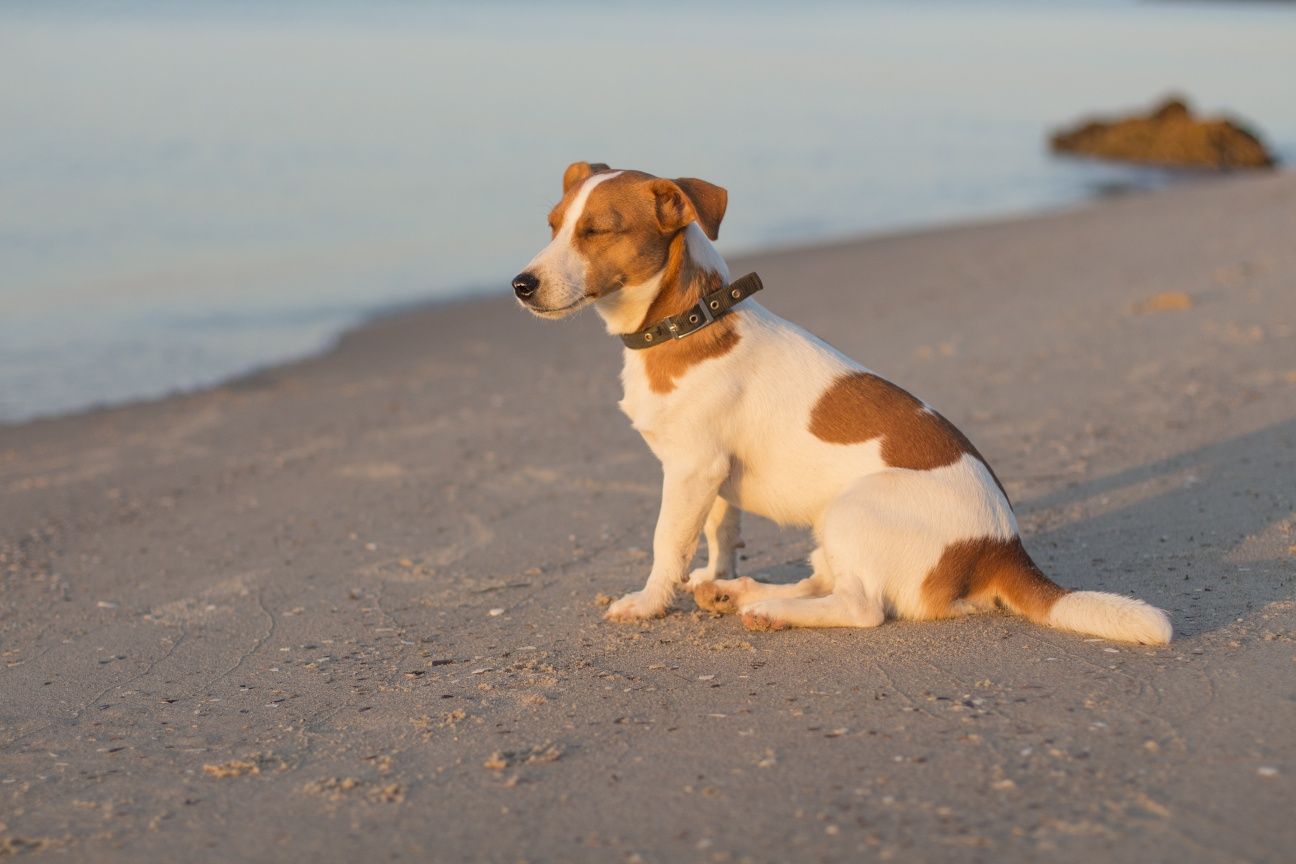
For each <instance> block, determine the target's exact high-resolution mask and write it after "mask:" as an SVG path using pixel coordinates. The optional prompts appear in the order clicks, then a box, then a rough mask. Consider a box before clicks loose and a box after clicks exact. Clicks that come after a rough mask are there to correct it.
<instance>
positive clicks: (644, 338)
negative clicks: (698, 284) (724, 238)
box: [621, 273, 765, 350]
mask: <svg viewBox="0 0 1296 864" xmlns="http://www.w3.org/2000/svg"><path fill="white" fill-rule="evenodd" d="M764 287H765V286H764V285H762V284H761V280H760V277H759V276H757V275H756V274H755V273H748V274H747V275H746V276H743V277H742V278H740V279H735V280H734V281H732V282H730V283H729V284H728V285H726V286H725V287H723V288H721V289H719V290H718V291H712V292H711V293H710V294H704V295H702V299H701V300H699V301H698V302H697V303H695V304H694V305H693V306H691V307H690V308H688V309H686V310H684V311H683V312H681V313H680V314H678V315H670V316H668V317H666V318H663V319H662V320H660V321H658V322H657V323H656V324H653V325H652V326H650V327H646V328H645V329H643V330H640V331H638V332H637V333H622V334H621V341H622V342H624V343H625V344H626V347H627V348H633V349H635V350H640V349H643V348H651V347H652V346H654V345H660V344H661V343H662V342H670V341H671V340H673V339H683V338H684V337H685V336H688V335H690V334H693V333H696V332H697V331H699V330H701V329H702V328H703V327H706V326H707V325H708V324H710V323H711V322H713V321H716V320H718V319H720V318H723V317H724V316H725V315H728V314H729V311H730V310H731V309H733V307H734V306H736V305H737V304H739V303H741V302H742V301H743V300H746V299H747V298H748V297H750V296H751V295H753V294H755V293H756V292H757V291H759V290H761V289H762V288H764Z"/></svg>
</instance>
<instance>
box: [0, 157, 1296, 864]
mask: <svg viewBox="0 0 1296 864" xmlns="http://www.w3.org/2000/svg"><path fill="white" fill-rule="evenodd" d="M735 206H741V202H735ZM1293 237H1296V176H1294V175H1292V174H1276V175H1270V176H1264V177H1251V178H1236V179H1229V180H1223V181H1218V182H1215V181H1212V182H1202V183H1196V184H1191V185H1187V186H1181V187H1178V188H1174V189H1171V190H1168V191H1164V192H1161V193H1157V194H1153V195H1137V196H1129V197H1124V198H1119V199H1116V200H1110V201H1105V202H1102V203H1098V204H1094V205H1091V206H1086V207H1083V208H1079V209H1076V210H1074V211H1071V212H1066V213H1057V214H1050V215H1045V216H1039V217H1034V218H1028V219H1022V220H1015V221H1008V222H1000V223H993V224H979V225H972V226H965V227H955V228H950V229H943V230H937V231H929V232H924V233H918V234H911V235H905V236H896V237H885V238H880V239H871V240H865V241H861V242H851V243H843V244H840V245H833V246H827V247H822V248H812V249H802V250H797V251H788V252H778V253H771V254H768V255H761V256H757V257H754V258H749V259H747V260H744V261H737V262H734V271H735V274H737V273H742V272H746V270H748V269H757V270H758V271H759V272H760V273H761V275H762V276H763V277H764V281H765V284H766V286H767V290H766V292H765V293H764V294H763V295H762V298H761V299H762V301H763V302H765V303H766V304H767V305H768V306H770V307H771V308H773V309H774V310H775V311H778V312H782V313H784V314H787V315H789V316H790V317H793V318H795V319H796V320H797V321H798V322H800V323H802V324H804V325H805V326H807V327H809V328H811V329H812V330H815V331H817V332H818V333H819V334H820V335H822V336H823V337H825V338H827V339H828V340H829V341H831V342H833V343H835V344H836V345H838V346H839V347H841V348H842V349H844V350H846V351H847V352H849V353H851V354H852V355H853V356H855V357H857V358H858V359H860V360H861V361H862V362H865V363H867V364H868V365H870V366H871V367H873V368H875V369H876V370H878V371H879V372H881V373H883V374H886V375H888V376H890V377H892V378H893V379H894V380H896V381H898V382H899V383H901V384H903V385H905V386H906V387H909V388H910V389H912V390H914V391H915V392H917V393H919V394H921V395H922V396H923V397H925V398H926V399H928V400H929V401H930V402H931V403H933V404H934V405H936V406H937V407H938V408H940V409H941V410H942V412H943V413H945V414H946V415H947V416H949V417H950V418H951V419H953V420H954V421H955V422H956V423H958V424H959V425H960V426H961V427H962V428H963V429H964V431H966V432H967V433H968V434H969V436H970V437H971V438H972V439H973V440H974V441H975V442H976V444H977V445H978V446H979V448H980V449H981V451H982V452H983V453H984V454H985V455H986V456H987V458H988V459H989V460H990V461H991V463H992V464H993V465H994V466H995V468H996V470H997V471H998V474H999V476H1000V477H1001V478H1002V479H1003V481H1004V483H1005V485H1006V487H1007V489H1008V491H1009V492H1010V494H1011V495H1012V497H1013V499H1014V501H1015V502H1016V506H1017V509H1018V513H1019V516H1020V521H1021V524H1022V528H1023V532H1024V534H1025V537H1026V544H1027V547H1028V548H1029V549H1030V550H1031V552H1032V553H1033V554H1034V555H1035V556H1036V558H1037V559H1038V560H1039V561H1040V563H1041V564H1042V565H1043V566H1044V567H1045V568H1046V570H1047V571H1048V572H1049V573H1050V574H1051V575H1052V576H1053V577H1054V578H1055V579H1057V580H1058V581H1060V582H1062V583H1064V584H1067V585H1070V586H1074V587H1085V588H1100V589H1103V590H1108V591H1119V592H1132V593H1135V594H1137V595H1138V596H1140V597H1143V598H1145V599H1147V600H1149V601H1151V602H1153V603H1155V604H1157V605H1159V606H1163V607H1165V608H1166V609H1168V610H1170V612H1171V614H1172V616H1173V619H1174V622H1175V625H1176V628H1177V631H1178V632H1177V634H1176V639H1175V641H1174V642H1173V643H1172V644H1171V645H1170V646H1168V647H1165V648H1139V647H1132V646H1127V645H1116V644H1111V643H1107V642H1103V641H1100V640H1092V639H1084V638H1081V637H1077V636H1073V635H1068V634H1065V633H1061V632H1057V631H1049V630H1044V629H1041V628H1038V627H1034V626H1031V625H1029V624H1027V623H1025V622H1023V621H1021V620H1019V619H1016V618H1013V617H1010V616H1007V615H998V614H995V615H986V616H980V617H975V618H969V619H966V620H960V621H952V622H944V623H894V622H889V623H887V624H885V625H884V626H882V627H880V628H877V629H875V630H870V631H846V630H830V631H790V632H780V633H747V632H746V631H744V630H743V629H742V627H741V625H740V623H739V622H738V621H737V620H735V619H734V618H732V617H712V616H710V615H707V614H702V613H699V612H697V611H696V610H695V609H694V607H693V605H692V601H691V600H690V599H688V598H681V599H680V600H679V601H678V602H677V604H676V605H677V611H675V612H674V613H673V614H671V615H670V616H669V617H667V618H665V619H663V620H658V621H652V622H649V623H645V624H642V625H628V626H618V625H611V624H606V623H604V622H603V621H601V620H600V617H599V616H600V613H601V611H602V607H600V605H599V604H598V602H597V598H598V596H599V595H600V594H604V595H608V596H619V595H620V593H622V592H624V591H627V590H630V589H632V588H635V587H638V586H639V585H640V584H641V583H642V581H643V579H644V577H645V575H646V573H647V570H648V555H647V552H646V551H645V550H646V549H647V547H648V544H649V538H650V535H651V531H652V525H653V518H654V514H655V510H656V506H657V500H658V490H657V484H658V468H657V465H656V463H655V461H654V460H653V458H652V457H651V455H650V454H649V452H648V450H647V449H646V447H645V446H644V445H643V444H642V443H641V442H640V440H639V439H638V438H637V436H636V434H635V433H634V432H633V431H632V430H631V429H630V428H629V425H628V423H627V422H626V421H625V419H624V418H623V417H622V416H621V415H620V414H619V413H618V411H617V409H616V405H615V403H616V400H617V398H618V396H619V393H618V383H617V373H618V369H619V349H618V347H617V345H616V344H615V343H614V342H613V341H612V340H610V339H609V338H608V337H606V336H605V335H604V334H603V333H602V332H601V329H600V326H599V322H598V321H597V320H596V319H595V318H594V317H593V316H592V315H587V316H585V317H583V318H580V319H578V320H575V321H571V322H562V323H556V324H555V323H548V322H541V321H538V320H535V319H533V318H531V317H530V316H528V315H526V314H524V313H523V312H521V311H520V310H518V309H517V308H515V306H514V305H513V304H512V302H511V301H510V300H508V299H506V298H503V297H499V298H495V299H487V300H480V301H473V302H464V303H459V304H453V305H449V306H443V307H440V308H435V309H429V310H419V311H414V312H410V313H406V314H402V315H399V316H396V317H391V318H388V319H385V320H381V321H378V322H375V323H373V324H372V325H370V326H367V327H365V328H362V329H361V330H359V331H357V332H354V333H351V334H350V335H348V336H347V337H345V338H344V339H343V340H342V341H341V344H340V345H339V346H338V347H337V349H336V350H334V351H333V352H331V353H330V354H328V355H327V356H324V357H321V358H318V359H314V360H310V361H307V362H302V363H298V364H295V365H291V366H287V367H284V368H278V369H274V370H270V371H267V372H264V373H262V374H258V375H255V376H252V377H250V378H247V379H245V380H241V381H239V382H236V383H233V384H230V385H229V386H225V387H221V388H218V389H215V390H212V391H210V392H205V393H201V394H197V395H192V396H185V397H180V398H172V399H167V400H164V401H160V402H156V403H151V404H142V405H135V406H130V407H126V408H122V409H117V410H110V411H100V412H95V413H91V414H87V415H83V416H76V417H70V418H65V419H59V420H53V421H46V422H37V423H31V424H27V425H24V426H19V427H13V428H4V429H0V554H2V555H3V558H2V559H0V574H2V575H3V590H2V592H0V654H2V657H0V659H2V660H3V663H4V665H3V667H2V674H0V716H2V719H3V722H2V723H0V823H2V824H0V854H3V853H4V852H22V853H28V854H32V855H33V856H35V855H38V854H39V853H42V852H44V853H60V854H61V855H62V856H64V857H65V858H66V859H67V860H94V861H103V862H112V861H131V862H139V861H176V860H184V861H232V860H244V861H286V860H313V861H360V860H366V861H369V860H388V859H392V860H415V861H462V860H481V861H499V862H514V861H536V862H540V861H552V862H574V861H614V862H619V861H627V862H629V861H645V862H673V861H700V862H739V861H861V860H874V859H877V860H892V859H894V860H906V861H913V860H919V861H935V860H960V861H964V860H966V861H987V862H1005V861H1009V862H1014V861H1038V860H1051V861H1076V862H1081V861H1083V862H1092V861H1164V860H1176V861H1279V860H1291V858H1290V856H1291V854H1292V853H1291V849H1292V848H1293V845H1294V844H1296V818H1293V814H1294V813H1296V603H1294V602H1293V598H1294V597H1296V332H1294V328H1296V243H1293V242H1292V238H1293ZM541 239H542V238H537V242H540V241H541ZM519 263H520V262H514V261H501V262H499V267H500V272H501V274H502V275H501V279H503V278H505V277H506V276H507V275H508V274H511V273H512V272H513V270H514V269H516V267H517V266H518V264H519ZM746 533H747V541H748V543H747V548H746V550H745V553H746V555H745V558H744V560H743V562H742V566H743V568H744V572H746V573H748V574H753V575H760V576H763V577H765V578H773V579H779V580H787V579H792V578H796V577H798V576H800V575H802V574H804V573H805V572H806V567H805V565H804V564H803V563H802V559H803V557H804V556H805V555H806V554H807V553H808V551H809V542H808V539H807V537H806V536H805V535H804V534H803V533H801V532H799V531H791V530H789V531H779V530H778V529H776V528H775V527H774V526H772V525H769V524H768V523H763V522H760V521H759V520H755V519H749V520H748V529H747V532H746Z"/></svg>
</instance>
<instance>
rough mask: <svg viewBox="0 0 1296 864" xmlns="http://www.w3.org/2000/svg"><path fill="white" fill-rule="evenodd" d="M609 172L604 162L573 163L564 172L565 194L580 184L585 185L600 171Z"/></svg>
mask: <svg viewBox="0 0 1296 864" xmlns="http://www.w3.org/2000/svg"><path fill="white" fill-rule="evenodd" d="M606 170H608V166H607V165H605V164H603V163H602V162H573V163H572V164H570V165H568V166H567V170H566V171H564V172H563V194H564V195H566V194H567V190H568V189H570V188H572V187H573V186H575V185H576V184H578V183H584V182H585V181H586V180H588V179H589V178H590V177H592V176H594V175H595V174H597V173H598V172H600V171H606Z"/></svg>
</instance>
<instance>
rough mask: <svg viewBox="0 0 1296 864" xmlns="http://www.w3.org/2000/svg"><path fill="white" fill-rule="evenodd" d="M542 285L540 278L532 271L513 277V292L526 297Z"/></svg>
mask: <svg viewBox="0 0 1296 864" xmlns="http://www.w3.org/2000/svg"><path fill="white" fill-rule="evenodd" d="M539 287H540V280H539V279H537V278H536V277H534V276H532V275H531V274H530V273H519V274H518V275H516V276H514V277H513V293H514V294H516V295H517V296H519V297H521V298H523V299H526V298H527V297H530V296H531V295H532V294H534V293H535V292H536V289H537V288H539Z"/></svg>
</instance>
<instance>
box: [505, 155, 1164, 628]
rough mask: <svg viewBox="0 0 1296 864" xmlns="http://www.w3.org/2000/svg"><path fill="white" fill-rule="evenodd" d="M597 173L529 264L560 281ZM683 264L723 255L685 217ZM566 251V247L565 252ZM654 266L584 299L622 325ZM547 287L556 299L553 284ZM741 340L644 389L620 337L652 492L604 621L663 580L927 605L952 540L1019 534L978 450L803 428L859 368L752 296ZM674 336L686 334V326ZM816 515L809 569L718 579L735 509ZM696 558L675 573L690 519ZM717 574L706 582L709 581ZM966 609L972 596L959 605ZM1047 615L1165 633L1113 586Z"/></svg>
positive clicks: (630, 612)
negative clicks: (953, 453) (658, 491)
mask: <svg viewBox="0 0 1296 864" xmlns="http://www.w3.org/2000/svg"><path fill="white" fill-rule="evenodd" d="M610 176H615V175H614V174H600V175H595V176H594V177H593V178H591V179H589V180H587V181H586V182H585V186H584V187H583V188H582V189H581V190H580V194H579V195H578V196H577V197H576V199H575V200H574V201H573V203H572V205H571V207H570V208H569V215H568V217H567V218H566V219H565V220H564V224H563V226H562V229H561V230H560V231H559V233H558V236H556V237H555V238H554V240H553V242H552V243H550V245H549V246H548V247H546V248H545V250H544V251H543V252H541V253H540V255H538V256H536V259H535V260H534V261H533V262H532V263H531V265H530V266H529V269H531V270H533V271H536V270H543V272H544V274H545V280H544V281H546V282H547V280H548V279H557V280H558V282H559V283H560V284H565V285H568V286H569V287H570V288H571V289H572V290H573V293H572V294H571V295H570V297H569V302H572V303H579V301H578V300H576V299H574V298H575V297H576V296H577V294H576V293H575V292H578V291H579V290H580V286H579V280H578V279H577V277H576V276H575V275H574V274H575V272H576V267H577V266H579V267H580V270H581V272H583V271H584V267H585V263H586V262H584V261H583V260H582V261H580V262H574V263H573V262H572V261H571V260H570V256H571V255H573V254H576V253H574V252H572V251H571V248H570V247H571V244H570V238H571V230H572V229H571V226H573V225H574V224H575V222H576V220H577V219H578V218H579V215H580V210H581V208H582V207H583V206H584V203H585V201H586V200H587V199H588V196H589V191H590V190H591V189H592V188H594V186H595V185H597V183H598V182H601V180H602V179H606V178H607V177H610ZM686 231H687V235H686V241H687V248H688V253H689V255H690V257H691V258H692V261H693V263H694V264H695V265H697V266H698V267H699V268H701V269H703V270H708V271H712V272H717V273H719V274H721V277H722V278H723V279H724V280H725V281H728V278H729V276H728V268H727V266H726V265H725V263H724V260H723V259H722V258H721V257H720V255H719V253H718V252H717V251H716V249H715V247H714V246H713V245H712V244H711V242H710V241H709V240H708V239H707V238H706V236H705V235H704V234H703V232H702V231H701V229H700V228H699V227H698V225H697V224H696V223H695V224H692V225H689V226H688V227H687V228H686ZM565 256H566V257H565ZM662 278H663V274H662V273H658V274H657V275H656V276H654V277H653V278H651V279H649V280H646V281H645V282H643V283H642V284H639V285H631V286H625V287H624V288H622V289H621V290H620V291H618V292H614V293H613V294H611V295H608V296H607V297H605V298H603V299H600V300H599V301H598V302H597V304H596V306H595V308H596V309H597V311H598V312H599V314H600V315H601V316H602V317H603V318H604V320H605V321H606V323H607V327H608V330H609V331H610V332H613V333H625V332H632V331H633V330H635V329H637V328H638V327H639V326H640V324H641V322H642V321H643V318H644V315H645V313H646V311H647V309H648V307H649V304H651V302H652V300H653V298H654V297H655V296H656V294H657V291H658V290H659V288H660V285H661V280H662ZM559 299H561V298H559ZM732 316H733V317H732V322H733V326H734V327H735V328H736V331H737V333H738V336H739V339H738V341H737V343H736V345H734V347H733V348H732V349H731V350H729V351H728V352H727V353H724V354H722V355H719V356H717V357H713V358H710V359H707V360H704V361H702V362H700V363H698V364H696V365H694V366H693V367H691V368H689V369H688V370H687V371H686V372H685V373H684V374H683V375H681V376H680V377H678V378H676V379H675V381H674V385H675V386H674V387H673V388H672V389H671V390H670V391H669V392H666V393H658V392H655V391H654V390H653V389H652V388H651V386H650V385H649V379H648V376H647V374H646V372H645V368H644V367H645V362H646V361H647V360H648V356H647V355H648V352H649V351H651V350H652V349H647V351H633V350H630V349H626V351H625V354H624V367H623V369H622V373H621V379H622V383H623V385H624V390H625V395H624V398H623V399H622V400H621V402H620V403H619V404H620V407H621V410H622V411H624V412H625V414H626V415H627V416H628V417H629V418H630V421H631V423H632V425H633V426H634V428H635V429H637V430H638V431H639V432H640V433H641V434H642V435H643V437H644V440H645V441H646V442H647V443H648V446H649V447H650V448H651V449H652V451H653V453H654V454H656V455H657V457H658V458H659V459H660V460H661V463H662V469H663V480H662V503H661V512H660V515H659V517H658V521H657V527H656V530H655V532H654V535H653V564H652V570H651V572H650V574H649V576H648V580H647V583H646V584H645V586H644V588H643V589H642V590H640V591H636V592H633V593H631V594H627V595H626V596H625V597H623V598H621V599H620V600H618V601H617V602H616V603H614V604H613V605H612V606H611V607H610V609H609V610H608V617H609V618H612V619H615V620H635V619H640V618H646V617H651V616H655V615H659V614H661V613H662V612H663V611H664V610H665V608H666V606H667V604H668V603H669V601H670V599H671V597H672V596H673V594H674V592H675V590H676V588H677V586H679V585H680V584H682V583H684V582H688V583H690V587H693V588H694V590H697V586H698V585H699V584H702V585H704V586H705V585H707V584H708V583H710V588H711V589H712V590H716V591H718V590H720V589H721V587H723V591H724V592H727V593H726V596H728V595H729V594H732V595H733V605H734V606H736V607H737V608H739V609H740V610H741V611H743V612H744V613H745V614H744V620H745V621H746V622H747V623H748V624H749V625H750V626H761V624H762V622H765V623H778V624H791V625H796V626H828V627H833V626H853V627H871V626H875V625H877V624H879V623H881V622H882V620H883V618H884V616H885V615H886V614H890V615H893V616H898V617H925V616H926V615H929V614H930V611H929V610H925V609H924V605H923V601H922V597H921V589H922V584H923V580H924V579H925V578H926V576H927V574H928V573H929V572H930V571H931V569H932V568H933V567H934V566H935V564H936V563H937V561H939V560H940V558H941V555H942V553H943V552H944V551H945V549H946V548H947V547H948V546H949V545H950V544H951V543H955V542H958V541H961V540H978V539H982V538H992V539H1000V540H1009V539H1012V538H1014V537H1016V536H1017V522H1016V519H1015V518H1014V516H1013V512H1012V508H1011V506H1010V505H1009V503H1008V501H1007V499H1006V498H1005V497H1004V495H1003V493H1002V492H1001V491H1000V489H999V487H998V485H997V484H996V483H995V481H994V478H993V476H992V475H991V474H990V472H989V470H988V469H987V468H986V466H985V465H984V464H982V463H981V462H980V461H979V460H978V459H976V458H974V457H972V456H970V455H964V456H963V457H962V458H960V459H959V460H958V461H956V462H954V463H953V464H950V465H946V466H944V467H941V468H936V469H933V470H927V471H919V470H910V469H902V468H892V467H890V466H888V465H887V464H886V463H885V462H884V461H883V459H882V456H881V440H880V439H874V440H871V441H866V442H862V443H858V444H832V443H827V442H825V441H823V440H821V439H819V438H817V437H815V436H814V435H813V434H811V432H810V431H809V418H810V415H811V412H812V410H813V407H814V405H815V403H816V402H817V401H818V399H819V398H820V396H821V395H822V394H823V393H824V391H825V390H826V389H827V388H828V387H829V386H830V385H831V384H832V382H833V381H834V380H836V379H837V378H838V377H840V376H841V375H843V374H845V373H849V372H854V371H867V370H865V369H864V367H862V366H860V365H859V364H857V363H855V362H854V361H852V360H850V359H849V358H847V357H846V356H844V355H843V354H841V353H840V352H838V351H837V350H836V349H834V348H832V347H830V346H828V345H827V344H825V343H824V342H822V341H820V340H819V339H817V338H815V337H814V336H812V335H810V334H809V333H807V332H805V331H804V330H802V329H801V328H799V327H797V326H795V325H793V324H790V323H789V322H787V321H784V320H783V319H782V318H779V317H778V316H777V315H774V314H772V313H771V312H769V311H768V310H766V309H765V308H764V307H762V306H761V305H760V304H759V303H757V302H756V301H755V300H753V299H750V298H749V299H747V300H745V301H743V302H742V304H741V305H739V306H738V307H737V310H736V311H735V312H734V313H732ZM685 338H688V337H685ZM740 509H741V510H747V511H750V512H753V513H757V514H759V515H762V516H765V517H767V518H769V519H772V520H774V521H775V522H778V523H779V524H782V525H804V526H809V527H811V528H812V529H813V530H814V533H815V536H816V538H817V539H818V541H819V544H820V545H819V548H818V549H816V550H815V553H814V554H813V555H812V556H811V563H812V564H813V566H814V575H812V576H811V577H810V578H808V579H806V580H803V581H802V582H800V583H798V584H796V585H765V584H762V583H758V582H754V581H752V580H750V579H736V578H732V577H733V575H734V557H735V555H734V550H735V549H736V548H737V547H738V546H739V545H741V540H740V538H739V525H738V511H739V510H740ZM704 531H705V534H706V537H707V545H708V551H709V553H710V560H709V562H708V564H707V565H706V566H705V567H703V568H700V569H698V570H695V571H693V573H692V574H689V573H688V570H687V568H688V566H689V563H690V561H691V560H692V558H693V554H694V552H695V550H696V547H697V542H698V537H699V534H700V533H702V532H704ZM715 580H719V581H715ZM964 606H967V607H968V608H969V611H971V608H970V604H964ZM1050 623H1052V624H1054V625H1055V626H1058V627H1064V628H1069V629H1074V630H1079V631H1081V632H1088V633H1095V634H1098V635H1102V636H1107V637H1109V638H1114V639H1131V640H1134V641H1144V642H1164V641H1168V639H1169V638H1170V625H1169V621H1168V619H1166V617H1165V615H1164V613H1162V612H1160V610H1156V609H1153V608H1152V607H1150V606H1148V605H1147V604H1145V603H1142V602H1140V601H1136V600H1128V599H1126V598H1123V597H1116V596H1115V595H1102V594H1094V593H1092V592H1078V593H1073V594H1069V595H1067V596H1066V597H1064V598H1063V599H1062V600H1061V601H1059V602H1058V603H1057V604H1056V606H1055V607H1054V610H1053V613H1052V616H1051V617H1050Z"/></svg>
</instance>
